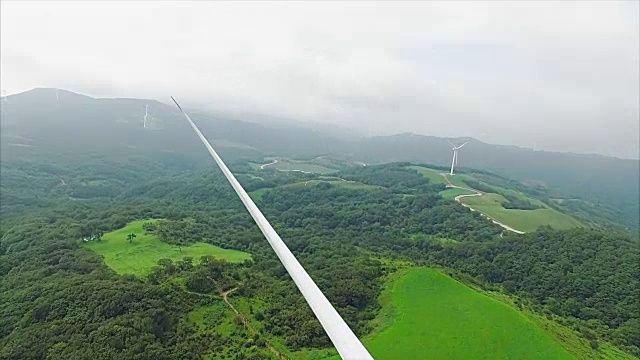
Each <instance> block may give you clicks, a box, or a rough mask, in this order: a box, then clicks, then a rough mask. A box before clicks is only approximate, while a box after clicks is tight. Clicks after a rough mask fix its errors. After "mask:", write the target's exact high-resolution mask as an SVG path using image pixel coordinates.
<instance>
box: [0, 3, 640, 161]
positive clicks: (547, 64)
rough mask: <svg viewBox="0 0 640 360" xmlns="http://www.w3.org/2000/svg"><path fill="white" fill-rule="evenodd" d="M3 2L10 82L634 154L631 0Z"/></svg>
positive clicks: (5, 83)
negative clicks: (170, 97)
mask: <svg viewBox="0 0 640 360" xmlns="http://www.w3.org/2000/svg"><path fill="white" fill-rule="evenodd" d="M0 4H1V5H0V6H1V9H0V10H1V11H0V14H1V21H0V28H1V33H0V35H1V42H0V46H1V57H2V68H1V70H2V73H1V81H2V89H5V90H6V91H7V92H8V93H15V92H20V91H24V90H28V89H30V88H33V87H59V88H64V89H68V90H71V91H78V92H82V93H85V94H89V95H95V96H109V97H144V98H154V99H158V100H161V101H164V102H166V101H167V99H168V96H169V95H175V96H177V97H178V98H179V99H182V100H183V102H185V103H191V104H200V106H201V107H209V108H211V109H218V110H228V111H246V112H252V113H260V114H268V115H275V116H281V117H287V118H291V119H296V120H301V121H312V122H325V123H335V124H342V125H344V126H346V127H351V128H359V129H361V130H362V131H363V132H366V133H369V134H389V133H398V132H414V133H419V134H427V135H436V136H446V137H458V136H473V137H476V138H478V139H480V140H483V141H486V142H490V143H498V144H513V145H520V146H524V147H534V145H537V147H538V148H542V149H547V150H561V151H574V152H586V153H600V154H606V155H614V156H619V157H631V158H638V152H639V132H640V129H639V116H640V110H639V108H640V104H639V103H640V90H639V89H640V79H639V77H640V73H639V66H640V63H639V62H640V55H639V53H640V49H639V46H640V45H639V44H640V36H639V32H640V24H639V14H640V9H639V2H638V1H628V2H615V1H603V2H597V1H581V2H580V1H571V2H569V1H567V2H555V1H532V2H524V1H495V2H482V1H474V2H463V1H452V2H417V1H416V2H407V3H399V2H387V3H365V2H353V3H338V2H328V3H326V2H325V3H320V2H313V3H311V2H304V3H303V2H296V3H293V2H285V3H266V2H256V3H250V2H242V3H222V2H212V3H205V2H203V1H198V2H191V3H188V2H180V3H171V2H156V3H152V2H141V3H135V2H134V3H132V2H124V1H111V2H103V3H98V2H79V1H72V2H68V3H58V2H52V1H47V2H45V3H37V2H33V1H26V2H8V1H2V2H1V3H0Z"/></svg>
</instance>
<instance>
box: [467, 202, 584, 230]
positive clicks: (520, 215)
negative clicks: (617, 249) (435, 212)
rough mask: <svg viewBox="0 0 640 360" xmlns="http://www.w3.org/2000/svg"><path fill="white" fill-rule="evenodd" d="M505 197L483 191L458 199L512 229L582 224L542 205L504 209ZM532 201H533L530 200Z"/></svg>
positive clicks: (566, 226)
mask: <svg viewBox="0 0 640 360" xmlns="http://www.w3.org/2000/svg"><path fill="white" fill-rule="evenodd" d="M505 200H506V199H505V198H504V197H503V196H502V195H500V194H494V193H485V194H483V195H482V196H469V197H463V198H461V199H460V201H461V202H462V203H463V204H465V205H469V206H470V207H471V208H473V209H475V210H478V211H480V212H482V213H485V214H487V215H489V216H490V217H491V218H493V219H495V220H497V221H499V222H501V223H504V224H506V225H509V226H511V227H512V228H514V229H517V230H520V231H524V232H529V231H535V230H536V229H538V228H539V227H541V226H545V225H549V226H551V227H552V228H554V229H560V230H562V229H570V228H574V227H580V226H582V224H581V223H580V222H579V221H578V220H576V219H574V218H572V217H571V216H569V215H566V214H563V213H561V212H559V211H558V210H555V209H552V208H550V207H548V206H546V205H542V208H540V209H534V210H519V209H505V208H504V207H503V206H502V202H503V201H505ZM531 202H532V203H533V201H531Z"/></svg>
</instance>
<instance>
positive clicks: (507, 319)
mask: <svg viewBox="0 0 640 360" xmlns="http://www.w3.org/2000/svg"><path fill="white" fill-rule="evenodd" d="M391 300H392V302H393V305H394V314H393V319H394V320H393V321H392V322H391V326H389V327H388V328H386V329H384V330H382V332H380V333H379V334H377V335H375V336H374V337H373V338H371V339H370V340H369V341H366V344H367V348H368V349H369V350H370V351H371V353H372V355H373V356H374V357H375V358H376V359H419V358H425V356H426V355H427V354H428V356H429V358H430V359H572V358H573V356H571V355H570V354H569V353H568V352H567V351H566V350H564V349H563V348H562V347H561V346H560V345H558V344H557V343H556V342H555V341H554V340H553V339H552V338H551V337H550V336H549V335H548V334H546V333H545V332H544V331H543V330H541V329H540V328H539V327H537V326H536V325H535V324H534V323H533V322H531V321H530V320H528V319H527V318H526V317H524V316H523V315H522V314H520V313H519V312H518V311H517V310H515V309H513V308H511V307H510V306H508V305H506V304H503V303H501V302H499V301H497V300H494V299H492V298H490V297H488V296H485V295H483V294H481V293H479V292H477V291H474V290H472V289H470V288H468V287H466V286H465V285H463V284H461V283H459V282H457V281H455V280H453V279H451V278H450V277H448V276H446V275H443V274H441V273H440V272H438V271H437V270H434V269H427V268H419V269H413V270H410V271H408V272H407V273H405V274H404V275H403V276H401V277H400V278H398V279H397V280H396V281H395V282H394V285H393V289H392V293H391ZM387 316H388V315H387ZM387 321H388V320H387ZM383 322H384V321H383Z"/></svg>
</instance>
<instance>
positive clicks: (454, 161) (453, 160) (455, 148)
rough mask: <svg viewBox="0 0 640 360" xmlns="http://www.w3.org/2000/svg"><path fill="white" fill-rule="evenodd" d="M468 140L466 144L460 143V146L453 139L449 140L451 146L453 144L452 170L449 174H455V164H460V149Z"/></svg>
mask: <svg viewBox="0 0 640 360" xmlns="http://www.w3.org/2000/svg"><path fill="white" fill-rule="evenodd" d="M467 143H468V141H467V142H465V143H464V144H462V145H460V146H455V145H453V143H452V142H451V141H449V144H451V146H453V159H451V171H450V172H449V175H454V173H453V167H454V166H455V165H458V150H460V149H461V148H462V147H463V146H465V145H467Z"/></svg>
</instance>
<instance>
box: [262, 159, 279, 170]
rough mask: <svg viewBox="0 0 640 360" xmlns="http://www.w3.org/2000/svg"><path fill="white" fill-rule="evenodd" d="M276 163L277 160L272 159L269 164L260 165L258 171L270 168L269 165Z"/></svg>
mask: <svg viewBox="0 0 640 360" xmlns="http://www.w3.org/2000/svg"><path fill="white" fill-rule="evenodd" d="M277 162H278V160H277V159H273V161H272V162H270V163H266V164H262V165H260V170H264V168H266V167H267V166H271V165H273V164H275V163H277Z"/></svg>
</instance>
